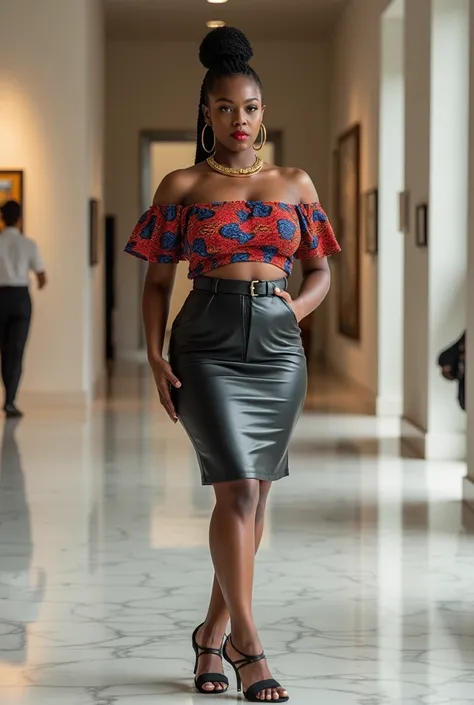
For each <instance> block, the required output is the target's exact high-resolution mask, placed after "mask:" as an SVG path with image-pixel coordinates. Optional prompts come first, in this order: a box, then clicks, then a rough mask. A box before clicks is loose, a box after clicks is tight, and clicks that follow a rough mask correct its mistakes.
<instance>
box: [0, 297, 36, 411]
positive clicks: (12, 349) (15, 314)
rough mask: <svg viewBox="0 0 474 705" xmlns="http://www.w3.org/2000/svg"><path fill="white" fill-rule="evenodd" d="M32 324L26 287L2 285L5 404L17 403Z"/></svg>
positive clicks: (0, 333)
mask: <svg viewBox="0 0 474 705" xmlns="http://www.w3.org/2000/svg"><path fill="white" fill-rule="evenodd" d="M30 321H31V299H30V293H29V291H28V288H27V287H20V286H18V287H17V286H0V355H1V358H2V379H3V385H4V387H5V405H7V404H13V403H14V402H15V397H16V393H17V391H18V385H19V384H20V378H21V371H22V364H23V354H24V352H25V345H26V341H27V339H28V332H29V329H30Z"/></svg>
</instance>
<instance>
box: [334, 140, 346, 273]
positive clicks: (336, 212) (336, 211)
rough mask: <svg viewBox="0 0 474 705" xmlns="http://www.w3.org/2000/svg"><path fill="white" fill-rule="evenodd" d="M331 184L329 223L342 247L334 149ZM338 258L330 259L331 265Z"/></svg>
mask: <svg viewBox="0 0 474 705" xmlns="http://www.w3.org/2000/svg"><path fill="white" fill-rule="evenodd" d="M331 183H332V194H331V196H332V198H331V222H332V226H333V228H334V232H335V233H336V237H337V239H338V242H339V244H340V245H341V247H343V244H342V241H341V233H340V232H339V205H340V204H339V150H338V149H334V150H333V153H332V164H331ZM338 259H339V257H331V264H332V263H333V262H337V261H338Z"/></svg>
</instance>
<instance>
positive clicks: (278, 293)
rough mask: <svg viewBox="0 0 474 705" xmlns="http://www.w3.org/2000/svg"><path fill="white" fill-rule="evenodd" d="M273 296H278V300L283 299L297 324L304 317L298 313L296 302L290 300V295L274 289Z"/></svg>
mask: <svg viewBox="0 0 474 705" xmlns="http://www.w3.org/2000/svg"><path fill="white" fill-rule="evenodd" d="M275 295H276V296H279V297H280V299H285V301H286V303H287V304H288V306H289V307H290V308H291V310H292V311H293V313H294V314H295V318H296V320H297V321H298V323H299V322H300V321H301V319H302V318H303V317H304V316H303V314H302V313H300V311H299V308H298V302H297V301H293V299H292V298H291V296H290V294H289V293H288V292H287V291H282V290H281V289H278V288H276V289H275Z"/></svg>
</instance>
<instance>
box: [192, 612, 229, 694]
mask: <svg viewBox="0 0 474 705" xmlns="http://www.w3.org/2000/svg"><path fill="white" fill-rule="evenodd" d="M203 624H204V622H203ZM201 627H202V624H200V625H199V626H198V627H196V629H195V630H194V632H193V636H192V643H193V649H194V653H195V654H196V663H195V664H194V675H196V671H197V667H198V661H199V657H200V656H202V655H203V654H214V655H215V656H220V657H221V658H222V646H221V648H220V649H211V648H209V647H207V646H200V645H199V644H198V643H197V641H196V634H197V633H198V631H199V629H201ZM222 641H224V640H222ZM206 683H223V684H224V685H226V686H227V687H226V688H222V690H216V689H215V688H214V690H206V689H204V688H203V685H205V684H206ZM194 685H195V686H196V690H198V691H199V692H200V693H204V694H205V695H219V694H221V693H225V692H227V690H228V688H229V679H228V678H227V676H225V675H224V674H223V673H201V675H200V676H199V677H198V678H195V679H194Z"/></svg>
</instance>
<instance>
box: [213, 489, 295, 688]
mask: <svg viewBox="0 0 474 705" xmlns="http://www.w3.org/2000/svg"><path fill="white" fill-rule="evenodd" d="M214 490H215V493H216V499H217V501H216V506H215V508H214V512H213V515H212V519H211V526H210V544H211V555H212V560H213V562H214V569H215V571H216V575H217V579H218V581H219V584H220V586H221V590H222V594H223V596H224V599H225V602H226V604H227V607H228V609H229V614H230V619H231V623H232V640H233V643H234V644H235V646H236V647H237V648H238V649H239V650H240V651H242V652H244V653H246V654H259V653H260V652H261V650H262V645H261V643H260V639H259V637H258V634H257V629H256V627H255V624H254V620H253V615H252V590H253V574H254V563H255V516H256V511H257V505H258V498H259V482H258V481H257V480H239V481H234V482H223V483H220V484H218V485H215V486H214ZM228 655H229V657H230V658H231V659H233V660H237V659H240V658H241V656H240V655H239V654H238V652H236V651H235V650H234V649H233V648H232V647H229V651H228ZM241 676H242V683H243V688H244V690H246V689H247V688H248V687H249V686H250V685H251V684H252V683H255V682H256V681H260V680H264V679H267V678H271V673H270V671H269V669H268V666H267V663H266V661H264V660H263V661H258V662H257V663H253V664H250V665H248V666H245V668H243V669H242V671H241ZM284 695H286V691H285V690H284V688H278V689H268V690H266V691H262V692H261V693H260V694H259V699H260V700H271V699H275V700H277V699H278V698H279V697H280V696H284Z"/></svg>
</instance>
